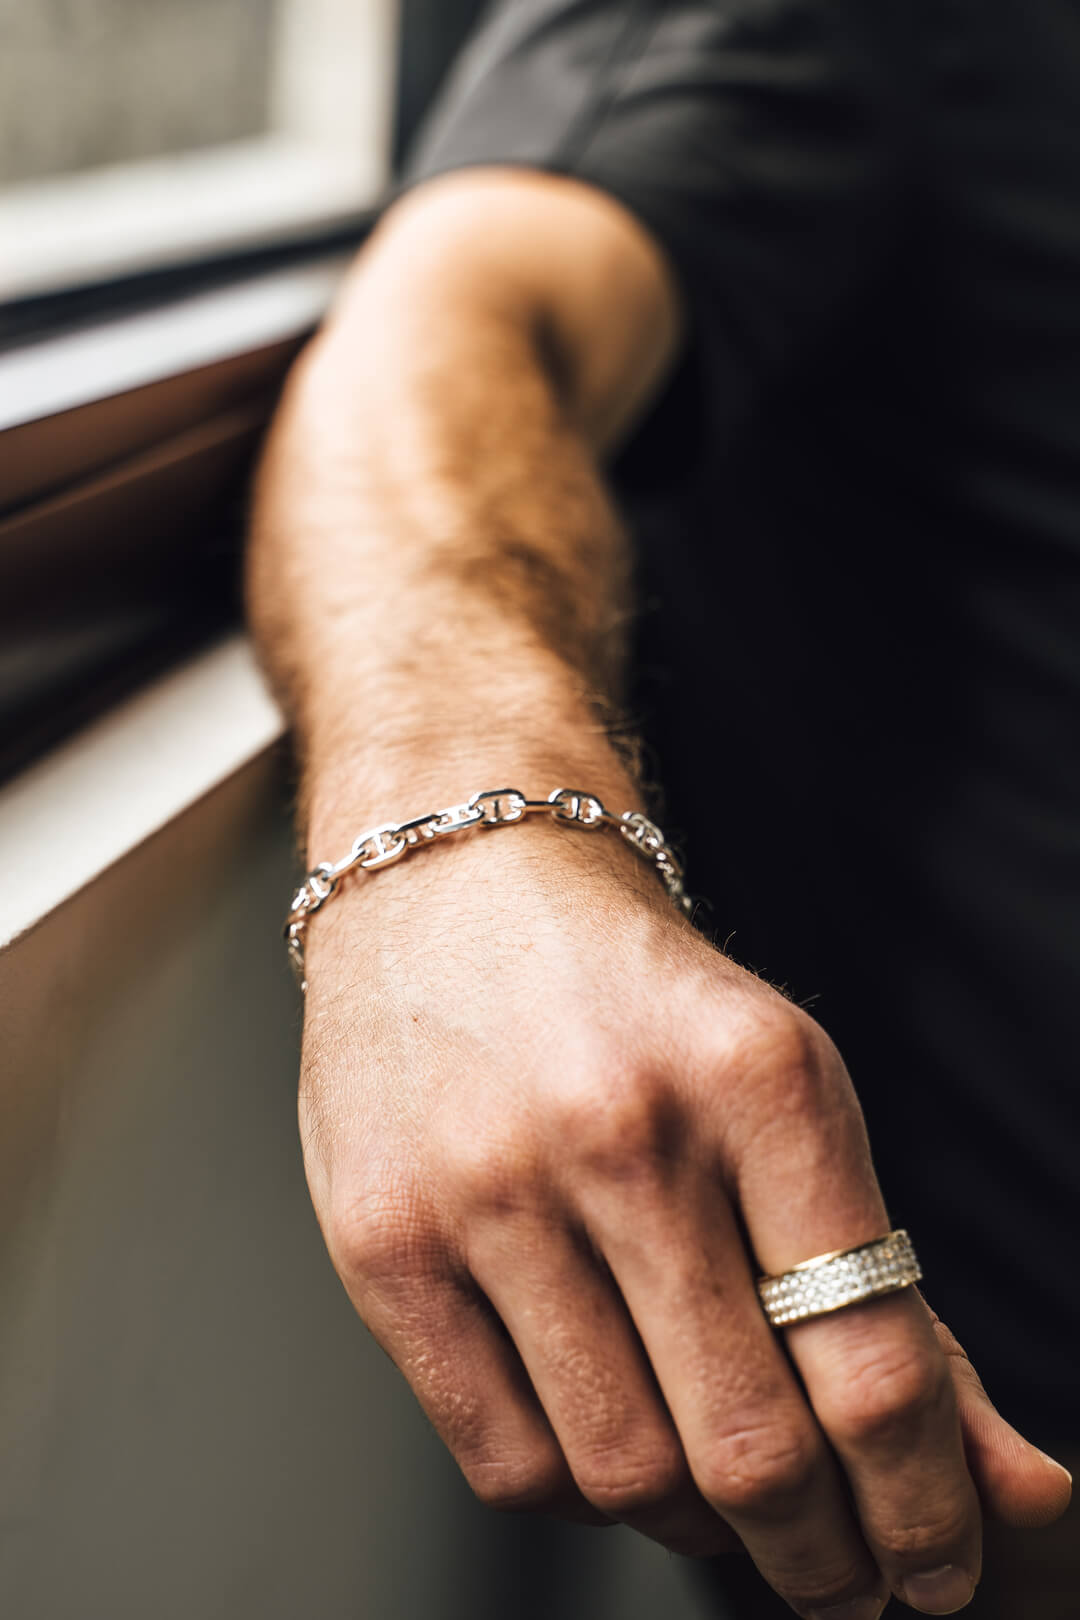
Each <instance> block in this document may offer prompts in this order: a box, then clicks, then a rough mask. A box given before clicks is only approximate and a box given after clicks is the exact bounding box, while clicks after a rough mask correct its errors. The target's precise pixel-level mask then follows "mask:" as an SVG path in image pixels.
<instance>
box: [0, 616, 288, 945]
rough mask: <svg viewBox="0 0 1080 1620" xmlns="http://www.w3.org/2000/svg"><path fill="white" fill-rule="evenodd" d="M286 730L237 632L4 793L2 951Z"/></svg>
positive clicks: (0, 801)
mask: <svg viewBox="0 0 1080 1620" xmlns="http://www.w3.org/2000/svg"><path fill="white" fill-rule="evenodd" d="M283 730H284V722H283V721H282V718H281V714H280V712H279V710H278V708H277V706H276V704H275V703H274V701H273V699H272V698H271V697H270V695H269V693H268V692H267V690H266V687H265V685H264V683H263V680H262V677H261V676H260V674H259V672H258V669H257V668H256V665H255V660H254V657H253V655H252V652H251V648H250V645H249V643H248V641H247V639H246V637H244V636H242V635H239V634H237V635H234V636H231V637H230V638H229V639H228V640H226V641H224V642H222V643H220V644H219V645H217V646H215V647H213V648H211V649H210V650H209V651H208V652H204V653H202V654H200V655H199V656H198V657H197V658H195V659H193V660H191V661H190V662H189V663H187V664H185V665H183V666H182V667H181V668H179V669H177V670H173V671H171V672H170V673H169V674H168V675H166V676H164V677H163V678H162V679H160V680H157V681H155V682H153V684H152V685H150V686H148V687H147V688H146V689H145V690H144V691H142V692H140V693H139V694H138V695H137V696H135V697H133V698H130V699H129V700H128V701H127V702H125V703H122V704H120V705H118V706H117V707H116V708H115V709H113V710H111V711H110V712H109V713H108V714H106V715H104V716H103V717H102V718H101V719H100V720H97V721H95V722H94V723H93V724H92V725H90V726H87V727H86V728H85V730H83V731H82V732H80V733H79V734H78V735H77V736H75V737H73V738H71V740H70V741H68V742H66V743H64V744H62V745H61V746H60V747H59V748H57V749H55V750H54V751H53V752H52V753H51V754H49V755H47V756H46V758H44V759H43V760H40V761H39V762H38V763H37V764H36V765H33V766H31V767H30V769H29V770H27V771H25V772H23V774H22V775H21V776H18V777H16V778H15V780H14V781H12V782H10V783H8V784H7V786H5V787H4V788H2V789H0V948H2V947H3V946H5V945H7V944H9V943H10V942H11V941H12V940H13V939H14V938H16V937H17V936H18V935H19V934H21V933H24V932H25V931H26V929H28V928H31V927H33V925H34V924H35V923H36V922H39V921H40V920H41V918H43V917H45V916H47V915H48V914H49V912H51V911H53V910H55V908H56V907H57V906H59V905H61V904H62V903H63V902H64V901H65V900H67V899H69V898H70V896H72V895H73V894H76V893H77V892H78V891H79V890H80V889H83V888H85V886H86V885H87V884H88V883H90V882H91V881H92V880H93V879H94V878H95V877H97V876H99V874H100V873H102V872H104V871H105V870H106V868H107V867H110V866H112V865H113V864H114V863H115V862H116V861H118V860H120V859H121V858H122V857H123V856H124V855H126V854H127V853H128V852H129V851H130V850H132V849H134V848H135V847H136V846H137V845H138V844H141V843H142V842H143V841H144V840H145V839H147V838H149V837H150V836H151V834H153V833H155V832H157V831H158V830H159V829H160V828H161V827H163V826H165V825H166V823H167V822H169V821H171V820H172V819H173V818H174V817H175V816H177V815H179V814H180V812H181V811H182V810H185V809H187V807H188V806H189V805H191V804H194V802H195V801H196V800H197V799H199V798H201V797H202V796H203V794H205V793H208V792H209V791H210V790H211V789H212V788H214V787H216V786H217V785H218V784H219V783H221V782H223V781H224V780H225V779H226V778H227V777H229V776H231V775H232V774H233V773H234V772H235V771H237V770H239V769H240V767H241V766H243V765H245V764H246V763H247V762H248V761H249V760H252V759H254V758H255V756H256V755H258V754H260V753H262V751H263V750H264V749H266V748H268V747H269V746H270V745H271V744H272V743H273V742H275V741H276V740H277V738H278V737H280V736H281V735H282V732H283Z"/></svg>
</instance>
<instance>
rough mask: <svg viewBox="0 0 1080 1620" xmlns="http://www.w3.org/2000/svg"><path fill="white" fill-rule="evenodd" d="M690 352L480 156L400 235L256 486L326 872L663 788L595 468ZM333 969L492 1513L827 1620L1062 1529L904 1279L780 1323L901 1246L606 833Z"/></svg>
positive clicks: (367, 1150)
mask: <svg viewBox="0 0 1080 1620" xmlns="http://www.w3.org/2000/svg"><path fill="white" fill-rule="evenodd" d="M680 332H681V317H680V310H679V302H678V294H677V290H676V287H675V285H674V281H673V278H672V275H671V272H670V270H669V268H668V266H667V265H666V264H665V262H664V259H663V257H662V255H661V253H660V251H659V249H658V248H657V247H656V245H655V244H654V243H653V242H652V241H651V240H649V238H648V237H647V236H646V235H645V234H644V233H643V231H642V229H641V227H640V226H639V225H638V224H637V223H636V222H634V221H633V220H631V219H630V218H629V217H628V216H627V215H626V214H625V213H624V212H622V210H621V209H620V208H619V207H618V206H617V205H616V204H615V203H613V202H611V201H610V200H608V199H606V198H604V197H602V196H600V195H598V194H597V193H595V192H593V191H591V190H589V189H587V188H586V187H583V186H581V185H579V184H577V183H576V182H572V181H567V180H561V179H553V178H546V177H541V176H537V175H529V174H525V173H521V172H500V171H483V172H481V171H477V172H470V173H468V174H464V175H459V176H454V177H451V178H449V179H446V180H442V181H439V182H434V183H431V184H429V185H427V186H425V187H422V188H420V189H418V191H417V192H415V193H414V194H413V195H411V196H410V197H409V198H407V199H406V200H404V201H403V202H401V203H399V204H398V205H397V206H396V207H395V208H394V209H393V210H391V212H390V214H389V215H388V217H387V219H386V221H385V222H384V223H383V225H382V226H381V227H380V229H379V230H378V232H377V233H376V235H375V237H374V239H373V241H372V242H371V243H370V244H369V245H368V247H367V248H365V250H364V252H363V254H362V255H361V256H360V259H359V261H358V263H357V265H356V267H355V269H354V271H353V273H352V275H351V277H350V279H349V282H348V285H347V286H346V288H345V291H344V293H343V295H342V298H341V300H340V303H339V306H338V308H337V310H336V312H335V314H334V316H333V318H332V319H331V321H330V322H329V324H328V326H327V327H326V328H325V330H324V332H323V333H322V335H321V336H320V337H319V338H318V339H317V340H316V341H315V342H314V343H313V345H312V346H311V347H310V349H309V350H308V351H307V353H306V355H305V357H304V358H303V359H302V360H301V362H300V363H299V365H298V367H297V368H296V370H295V371H294V374H293V377H292V379H291V380H290V383H289V386H288V388H287V391H286V395H285V398H284V400H283V403H282V406H281V409H280V412H279V415H278V417H277V420H276V423H275V425H274V428H273V430H272V433H271V436H270V440H269V443H268V446H267V450H266V453H265V457H264V460H263V465H262V469H261V473H260V477H259V481H258V488H257V496H256V503H255V519H254V524H253V534H252V544H251V548H250V554H249V555H250V562H249V598H250V605H251V617H252V622H253V625H254V628H255V631H256V635H257V638H258V642H259V646H260V648H261V651H262V656H263V659H264V662H265V664H266V666H267V669H268V671H269V673H270V675H271V677H272V679H273V680H274V682H275V684H276V686H277V689H278V691H279V693H280V695H281V697H282V700H283V702H284V703H285V704H286V705H287V707H288V709H289V711H290V713H291V715H292V716H293V719H294V722H295V728H296V735H297V741H298V746H299V749H300V754H301V759H302V764H303V792H302V816H301V824H302V831H303V833H304V835H305V836H306V839H307V844H308V848H309V850H310V851H311V854H312V857H313V858H315V859H322V858H336V857H337V855H339V854H340V853H342V852H343V851H344V850H345V849H347V848H348V846H349V844H350V843H351V840H352V838H353V836H354V834H355V833H356V831H357V830H358V829H359V828H361V827H363V826H366V825H370V824H371V823H372V822H374V821H377V820H379V819H381V818H383V817H393V818H395V819H404V818H405V817H407V816H410V815H414V814H417V813H418V812H420V811H421V810H424V809H427V808H435V807H437V806H439V805H441V804H445V803H449V802H451V801H452V800H454V799H457V798H461V797H463V796H465V795H466V794H467V793H469V792H470V791H473V790H475V789H477V788H481V787H488V786H498V785H502V784H505V783H512V784H513V785H515V786H517V787H520V788H521V789H523V790H524V791H525V792H526V793H528V794H529V795H530V796H538V795H540V794H542V793H546V792H548V791H549V790H550V789H551V788H552V787H555V786H562V785H568V786H582V787H585V788H587V789H588V790H590V791H592V792H594V793H597V794H598V795H599V796H600V797H601V798H603V800H604V802H605V803H607V804H608V805H609V806H610V807H612V808H614V809H616V810H622V809H627V808H631V807H635V806H637V805H640V804H641V803H642V788H641V784H640V782H639V781H638V780H636V777H635V772H634V768H633V759H632V755H631V754H630V753H628V751H627V749H626V748H625V747H617V746H615V745H614V744H613V742H612V739H611V735H610V732H611V721H612V718H613V716H614V715H617V712H618V702H619V697H620V672H621V669H622V665H623V645H622V643H623V630H624V628H625V625H626V623H627V621H628V615H629V613H630V611H631V607H632V589H631V581H630V566H629V550H628V547H627V544H626V540H625V537H624V535H623V533H622V531H621V529H620V526H619V523H618V520H617V516H616V514H615V512H614V511H613V509H612V506H611V502H610V500H609V498H608V495H607V492H606V490H605V487H604V483H603V476H602V470H601V469H602V462H603V457H604V455H605V453H607V452H609V451H610V450H611V449H612V448H613V447H614V446H615V445H617V444H618V443H619V442H620V440H621V439H622V438H623V437H624V436H625V434H626V433H627V431H628V430H629V428H630V427H631V426H632V424H633V422H634V421H635V420H636V418H637V417H638V415H639V414H640V412H641V411H642V410H643V409H644V408H645V406H646V405H647V403H648V401H649V399H650V398H651V397H653V395H654V394H655V391H656V389H657V388H658V387H659V386H660V384H661V382H662V380H663V378H664V376H665V375H666V373H667V371H668V369H669V368H670V366H671V364H672V363H673V361H674V359H675V357H676V355H677V352H678V347H679V343H680V341H681V337H680ZM308 978H309V986H310V988H309V991H308V998H307V1011H306V1022H305V1036H304V1051H303V1070H302V1076H301V1087H300V1127H301V1136H302V1141H303V1147H304V1156H305V1165H306V1169H307V1174H308V1181H309V1186H310V1189H311V1194H312V1198H313V1201H314V1205H315V1210H316V1213H317V1215H318V1218H319V1221H320V1223H321V1226H322V1230H323V1233H324V1235H325V1238H326V1242H327V1245H328V1248H329V1252H330V1255H331V1257H332V1259H333V1262H334V1264H335V1266H336V1268H337V1270H338V1273H339V1275H340V1276H341V1279H342V1282H343V1283H344V1286H345V1288H346V1289H347V1290H348V1293H349V1295H350V1298H351V1299H352V1300H353V1302H354V1304H355V1306H356V1309H357V1311H358V1312H359V1314H360V1315H361V1317H362V1318H363V1320H364V1321H365V1323H366V1324H367V1326H368V1327H369V1328H370V1330H371V1332H372V1333H373V1334H374V1335H375V1337H376V1338H377V1339H378V1341H379V1342H380V1344H382V1345H383V1347H384V1348H385V1349H386V1351H387V1352H388V1354H389V1355H390V1356H391V1357H392V1358H393V1359H394V1361H395V1362H396V1364H397V1365H398V1367H399V1368H400V1369H401V1371H402V1373H403V1374H404V1376H405V1377H406V1378H407V1379H408V1380H409V1382H410V1384H411V1385H412V1388H413V1390H414V1391H415V1393H416V1395H417V1398H418V1399H419V1400H420V1402H421V1403H422V1405H423V1407H424V1409H425V1410H426V1412H427V1413H428V1415H429V1416H430V1418H431V1420H432V1422H433V1423H434V1425H435V1427H436V1428H437V1430H438V1431H439V1433H440V1434H441V1435H442V1437H443V1439H444V1440H445V1442H446V1444H447V1445H448V1446H449V1447H450V1449H451V1451H452V1452H453V1454H454V1456H455V1457H456V1459H457V1461H458V1462H459V1464H460V1466H461V1468H462V1469H463V1471H464V1473H465V1475H466V1477H467V1478H468V1480H469V1482H470V1484H471V1485H472V1487H473V1489H474V1490H475V1491H476V1493H477V1494H478V1495H479V1496H480V1497H481V1498H482V1499H483V1500H484V1501H486V1502H489V1503H491V1504H492V1505H493V1506H496V1507H502V1508H510V1509H518V1510H520V1509H533V1510H539V1511H544V1512H556V1513H562V1514H564V1515H567V1516H569V1517H575V1518H580V1519H586V1520H589V1521H591V1522H595V1523H598V1524H603V1523H606V1522H609V1521H611V1520H622V1521H625V1522H626V1523H628V1524H631V1525H633V1526H634V1527H636V1528H637V1529H638V1530H640V1531H642V1532H643V1533H644V1534H646V1535H649V1536H652V1537H654V1538H656V1539H658V1540H659V1541H661V1542H663V1543H664V1544H665V1545H667V1546H669V1547H671V1548H673V1549H675V1550H678V1551H683V1552H690V1553H712V1552H716V1551H719V1550H722V1549H723V1548H725V1547H727V1546H729V1545H731V1544H732V1542H733V1541H734V1540H735V1539H736V1538H737V1540H738V1541H740V1542H741V1543H742V1544H743V1546H744V1547H745V1548H746V1549H747V1551H748V1552H749V1554H750V1556H751V1557H752V1558H753V1559H754V1561H755V1563H756V1564H757V1566H758V1568H759V1569H760V1570H761V1572H762V1574H763V1575H764V1577H765V1579H766V1580H767V1581H769V1582H770V1584H771V1585H772V1586H773V1587H774V1588H775V1590H776V1591H777V1592H778V1593H779V1594H780V1595H781V1596H782V1597H784V1598H785V1599H786V1600H787V1601H788V1603H789V1604H790V1605H791V1607H792V1608H793V1609H794V1610H795V1611H796V1612H797V1613H799V1614H801V1615H805V1616H809V1615H812V1614H817V1613H820V1612H824V1611H826V1610H829V1609H831V1608H833V1606H835V1605H850V1606H849V1607H845V1608H839V1609H837V1610H836V1612H837V1614H838V1615H839V1616H841V1617H842V1620H861V1617H862V1616H864V1615H873V1614H875V1613H877V1612H879V1610H880V1607H881V1605H882V1604H883V1603H884V1601H885V1600H886V1599H887V1598H888V1596H889V1595H890V1594H894V1595H896V1596H897V1597H899V1598H901V1599H906V1600H908V1601H909V1602H911V1603H912V1604H913V1606H916V1607H919V1608H921V1609H923V1610H924V1611H925V1612H929V1613H945V1612H951V1611H952V1610H953V1609H955V1608H958V1607H960V1606H961V1605H962V1604H963V1603H964V1602H966V1601H967V1599H968V1597H969V1596H970V1594H971V1590H972V1587H973V1585H974V1582H975V1581H976V1580H977V1578H978V1574H979V1565H980V1539H981V1520H982V1515H983V1513H985V1512H988V1513H993V1514H997V1515H999V1516H1001V1517H1004V1518H1005V1519H1007V1520H1009V1521H1010V1522H1013V1523H1018V1524H1030V1525H1035V1524H1038V1523H1044V1522H1048V1521H1049V1520H1052V1519H1053V1518H1055V1517H1057V1516H1058V1514H1060V1513H1061V1512H1062V1511H1063V1510H1064V1507H1065V1505H1066V1502H1067V1500H1068V1495H1069V1483H1068V1477H1067V1475H1065V1474H1064V1472H1063V1470H1061V1469H1059V1468H1058V1467H1057V1466H1056V1465H1055V1464H1053V1463H1052V1462H1050V1460H1049V1459H1046V1458H1044V1457H1043V1456H1042V1454H1041V1453H1039V1452H1037V1451H1035V1450H1034V1448H1032V1447H1030V1446H1028V1445H1027V1444H1026V1443H1025V1442H1024V1441H1023V1440H1022V1439H1021V1438H1020V1437H1019V1436H1018V1435H1016V1433H1015V1431H1013V1430H1012V1429H1010V1428H1009V1427H1008V1425H1007V1424H1006V1423H1004V1421H1003V1420H1002V1419H1001V1418H1000V1417H999V1416H998V1415H997V1414H996V1413H995V1412H994V1409H993V1408H992V1406H991V1405H990V1403H989V1402H988V1400H987V1399H986V1397H985V1395H984V1394H983V1393H982V1391H981V1387H980V1386H979V1384H978V1381H977V1378H976V1376H975V1374H974V1371H973V1369H972V1368H971V1366H970V1363H969V1362H968V1361H967V1359H966V1357H965V1356H964V1355H963V1352H962V1351H960V1349H959V1347H958V1346H957V1345H956V1344H955V1341H954V1340H953V1339H952V1338H951V1335H949V1334H948V1331H947V1329H945V1328H944V1327H942V1326H941V1324H939V1323H937V1322H936V1319H935V1318H934V1317H933V1315H932V1313H931V1312H930V1311H929V1310H928V1309H927V1307H926V1306H925V1305H924V1303H923V1301H922V1300H921V1298H920V1296H919V1295H918V1293H917V1292H915V1291H914V1290H909V1291H907V1292H905V1293H903V1294H900V1295H896V1296H893V1297H891V1298H889V1299H884V1300H880V1301H876V1302H873V1303H871V1304H868V1305H864V1306H861V1307H858V1308H855V1309H851V1310H847V1311H843V1312H840V1313H838V1314H837V1315H836V1316H833V1317H830V1318H827V1319H823V1320H820V1321H816V1322H809V1323H804V1324H802V1325H800V1326H799V1327H797V1328H794V1329H789V1330H787V1331H786V1332H785V1334H784V1335H783V1337H782V1338H781V1337H780V1336H778V1335H777V1334H775V1333H774V1332H773V1331H772V1330H771V1329H770V1328H769V1327H768V1325H767V1323H766V1321H765V1319H764V1317H763V1315H762V1312H761V1310H760V1307H759V1305H758V1302H757V1299H756V1295H755V1293H754V1290H753V1278H754V1275H755V1274H756V1273H757V1272H758V1271H759V1270H761V1269H764V1270H768V1271H780V1270H783V1269H785V1268H786V1267H788V1266H790V1265H792V1264H794V1263H796V1262H797V1261H800V1260H803V1259H805V1258H807V1257H808V1256H810V1255H813V1254H818V1253H821V1252H823V1251H826V1250H830V1249H835V1248H840V1247H846V1246H848V1245H853V1244H856V1243H860V1242H864V1241H866V1240H868V1239H870V1238H873V1237H876V1236H879V1235H881V1234H882V1233H883V1232H885V1231H887V1230H888V1229H889V1226H890V1221H889V1218H888V1214H887V1212H886V1210H885V1208H884V1206H883V1204H882V1200H881V1194H880V1190H879V1189H878V1186H877V1183H876V1180H875V1177H874V1173H873V1168H872V1163H871V1158H870V1151H869V1146H868V1144H867V1141H866V1136H865V1131H864V1128H863V1123H862V1116H861V1112H860V1109H859V1106H858V1102H857V1099H856V1095H855V1091H854V1089H853V1087H852V1083H851V1081H850V1079H849V1077H848V1075H847V1073H846V1071H845V1069H844V1065H843V1063H842V1061H841V1058H840V1056H839V1054H838V1052H837V1051H836V1049H835V1047H834V1046H833V1044H832V1042H831V1041H830V1040H829V1038H828V1036H827V1035H826V1034H825V1032H824V1031H823V1030H822V1029H821V1028H820V1026H818V1025H817V1024H816V1023H815V1022H814V1021H813V1020H812V1019H810V1018H809V1017H808V1016H807V1015H806V1014H805V1013H803V1012H802V1011H800V1010H799V1009H798V1008H795V1007H793V1006H791V1005H790V1004H789V1003H788V1002H787V1001H786V1000H784V999H783V998H782V997H781V996H780V995H779V994H777V993H776V992H775V991H774V990H772V989H770V988H769V987H768V986H767V985H765V984H763V983H762V982H761V981H760V980H758V979H756V978H754V977H753V976H752V975H750V974H747V973H745V972H744V971H743V970H741V969H740V968H738V967H736V966H735V965H734V964H733V963H731V962H730V961H728V960H727V959H726V958H725V957H724V956H723V955H722V954H721V953H720V952H718V951H716V950H715V949H714V948H713V947H712V946H711V945H710V944H709V943H708V942H707V941H706V940H705V939H704V938H702V937H701V936H700V935H699V934H697V933H696V932H695V931H694V930H693V929H692V928H691V927H690V925H689V924H688V923H687V922H686V921H685V919H684V918H682V917H681V916H680V915H679V914H678V913H677V912H676V911H675V910H674V908H673V907H672V906H671V905H670V903H669V902H668V901H667V899H666V897H665V896H664V894H663V892H662V890H661V889H660V887H659V885H658V884H657V883H656V881H655V878H654V877H653V876H652V875H651V874H649V873H648V872H646V871H645V870H644V869H642V868H641V867H640V866H639V865H638V863H637V862H636V861H635V860H634V857H633V856H632V855H631V854H630V852H628V851H626V850H623V849H622V848H620V847H619V844H618V841H617V840H615V839H614V838H613V837H611V836H610V835H609V834H604V833H592V834H589V833H585V832H581V831H579V830H577V829H570V830H566V829H560V828H559V827H557V826H555V825H554V824H551V823H549V822H547V821H546V820H545V821H539V822H538V821H530V822H528V823H526V824H522V825H519V826H515V827H513V828H499V829H494V830H491V831H487V832H477V833H473V834H465V835H461V836H459V837H456V838H454V839H451V840H447V841H444V842H443V843H442V844H440V845H438V846H437V847H435V848H432V849H430V850H426V851H425V852H424V853H423V854H422V855H418V856H417V857H416V858H414V859H411V860H409V861H406V862H402V863H400V864H399V865H397V866H394V867H392V868H388V869H386V870H385V871H381V872H379V873H378V874H373V875H372V876H371V877H366V878H365V877H363V876H361V877H360V878H359V879H358V880H357V881H356V882H354V883H352V884H351V885H350V886H348V887H347V888H346V889H345V890H344V891H343V892H342V894H341V895H339V896H338V897H337V898H335V900H334V902H333V904H332V905H329V906H327V907H326V909H325V910H324V911H323V912H321V913H320V914H319V915H318V916H317V917H316V918H315V919H314V920H313V922H312V925H311V928H310V930H309V944H308ZM915 1237H916V1241H917V1238H918V1234H917V1233H916V1234H915ZM942 1570H944V1571H946V1573H944V1574H938V1575H936V1576H934V1577H933V1579H932V1580H931V1579H927V1578H928V1577H929V1576H931V1575H933V1572H940V1571H942ZM920 1578H923V1579H922V1584H921V1585H920Z"/></svg>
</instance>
